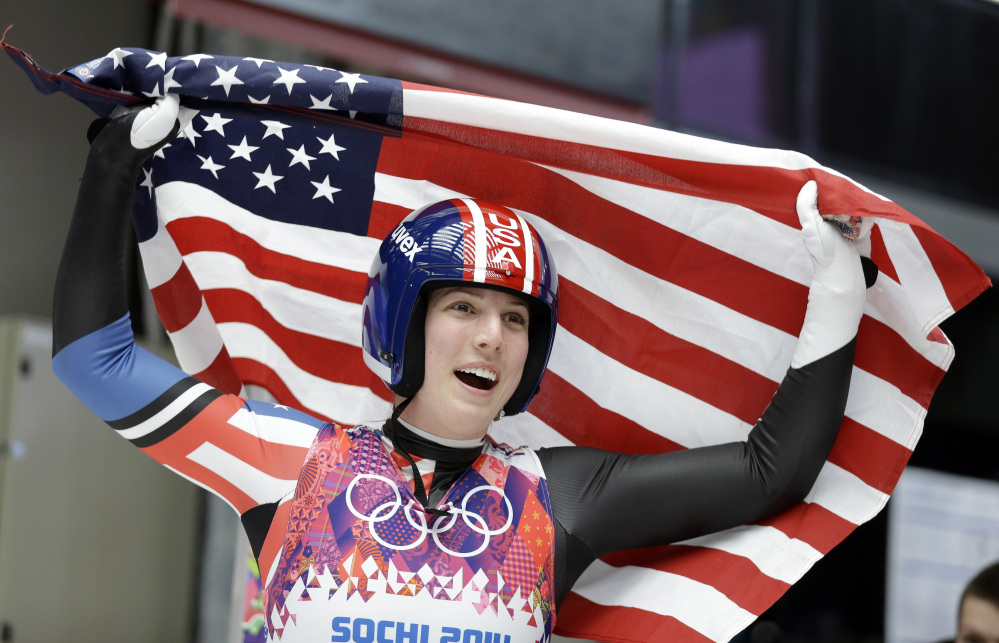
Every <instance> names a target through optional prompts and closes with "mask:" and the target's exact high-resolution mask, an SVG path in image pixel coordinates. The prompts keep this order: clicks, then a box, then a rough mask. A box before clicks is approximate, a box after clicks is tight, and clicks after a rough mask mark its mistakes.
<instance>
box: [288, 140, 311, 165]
mask: <svg viewBox="0 0 999 643" xmlns="http://www.w3.org/2000/svg"><path fill="white" fill-rule="evenodd" d="M288 151H289V152H291V163H289V164H288V167H291V166H292V165H295V164H296V163H301V164H302V165H304V166H305V169H307V170H311V169H312V168H311V167H310V166H309V161H315V160H316V157H314V156H309V155H308V154H306V153H305V146H304V145H303V146H302V147H300V148H298V149H297V150H293V149H291V148H290V147H289V148H288Z"/></svg>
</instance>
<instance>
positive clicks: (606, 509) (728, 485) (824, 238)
mask: <svg viewBox="0 0 999 643" xmlns="http://www.w3.org/2000/svg"><path fill="white" fill-rule="evenodd" d="M797 207H798V215H799V219H800V220H801V224H802V238H803V241H804V243H805V245H806V247H807V248H808V250H809V253H810V254H811V256H812V261H813V265H814V274H813V278H812V283H811V286H810V288H809V294H808V306H807V310H806V314H805V321H804V324H803V326H802V330H801V333H800V336H799V339H798V343H797V346H796V348H795V352H794V355H793V357H792V361H791V367H790V368H789V369H788V371H787V374H786V375H785V377H784V379H783V381H782V382H781V384H780V387H779V388H778V390H777V392H776V394H775V395H774V397H773V399H772V400H771V402H770V404H769V406H768V407H767V409H766V410H765V411H764V413H763V416H762V417H761V418H760V420H759V422H758V423H757V424H756V426H755V427H754V428H753V429H752V431H751V432H750V434H749V437H748V439H747V441H745V442H737V443H730V444H722V445H718V446H711V447H703V448H695V449H688V450H685V451H678V452H673V453H666V454H659V455H638V456H629V455H625V454H618V453H610V452H607V451H602V450H598V449H588V448H578V447H566V448H554V449H542V450H541V451H540V452H539V456H540V458H541V462H542V465H543V466H544V468H545V473H546V475H547V478H548V481H549V489H550V490H551V495H552V508H553V511H554V514H555V517H556V520H557V522H558V523H559V533H558V534H557V536H558V537H559V539H560V540H562V541H563V542H564V545H563V546H562V547H560V551H564V552H565V556H564V558H563V560H561V561H558V563H559V564H560V565H564V568H563V569H561V570H559V569H557V570H556V572H559V571H561V572H562V573H561V574H560V573H556V583H557V587H556V597H557V600H559V601H561V600H562V598H564V596H565V594H566V593H567V592H568V590H569V588H570V587H571V585H572V583H573V582H575V580H576V578H578V577H579V574H581V573H582V572H583V570H584V569H585V568H586V566H587V565H589V564H590V563H591V562H592V561H593V560H594V559H595V558H596V557H599V556H602V555H604V554H606V553H609V552H611V551H616V550H620V549H629V548H634V547H647V546H652V545H660V544H666V543H670V542H676V541H679V540H685V539H688V538H692V537H695V536H699V535H703V534H707V533H712V532H715V531H720V530H722V529H727V528H729V527H733V526H736V525H741V524H746V523H749V522H752V521H755V520H758V519H760V518H762V517H764V516H767V515H769V514H771V513H774V512H776V511H779V510H781V509H784V508H786V507H788V506H790V505H792V504H794V503H796V502H798V501H800V500H801V499H803V498H804V497H805V495H806V494H807V493H808V491H809V490H810V489H811V487H812V485H813V484H814V482H815V479H816V477H817V476H818V474H819V470H820V469H821V468H822V465H823V463H824V462H825V460H826V458H827V457H828V455H829V451H830V450H831V448H832V445H833V442H835V440H836V435H837V433H838V429H839V426H840V423H841V422H842V419H843V411H844V409H845V406H846V398H847V392H848V390H849V386H850V374H851V371H852V367H853V355H854V346H855V341H856V334H857V328H858V326H859V323H860V318H861V316H862V315H863V307H864V298H865V291H866V286H865V282H864V274H863V269H862V266H861V261H860V256H859V252H858V250H857V248H856V247H855V244H854V243H852V242H850V241H848V240H846V239H845V238H844V237H843V236H842V234H840V232H839V230H838V229H837V228H836V227H835V226H833V225H832V224H830V223H827V222H825V221H823V220H822V219H821V217H819V214H818V210H817V208H816V189H815V184H814V183H813V182H809V183H808V184H806V186H805V187H804V188H803V189H802V190H801V192H800V194H799V196H798V204H797Z"/></svg>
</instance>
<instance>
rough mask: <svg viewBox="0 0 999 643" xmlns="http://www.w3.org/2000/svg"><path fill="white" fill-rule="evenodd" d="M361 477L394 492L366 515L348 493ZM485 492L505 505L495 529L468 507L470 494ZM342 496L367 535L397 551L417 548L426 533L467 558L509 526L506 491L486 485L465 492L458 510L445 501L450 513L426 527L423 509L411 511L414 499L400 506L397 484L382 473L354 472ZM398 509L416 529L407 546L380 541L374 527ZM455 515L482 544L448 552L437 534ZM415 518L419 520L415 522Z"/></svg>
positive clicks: (510, 512)
mask: <svg viewBox="0 0 999 643" xmlns="http://www.w3.org/2000/svg"><path fill="white" fill-rule="evenodd" d="M365 479H368V480H377V481H379V482H383V483H385V484H387V485H388V486H389V487H391V488H392V491H393V492H394V495H395V498H394V499H391V500H388V501H386V502H384V503H382V504H380V505H378V506H377V507H375V508H374V509H372V510H371V514H370V515H365V514H363V513H361V512H360V511H358V510H357V509H356V508H355V507H354V503H353V502H352V501H351V495H352V492H353V491H354V487H355V486H357V484H358V483H359V482H360V481H361V480H365ZM488 491H495V492H496V493H498V494H500V497H502V498H503V503H504V504H505V505H506V522H505V523H504V524H503V526H502V527H500V528H499V529H489V524H488V523H487V522H486V519H485V518H484V517H482V516H480V515H479V514H477V513H475V512H472V511H469V510H468V501H469V500H470V499H471V498H472V496H474V495H475V494H477V493H479V492H488ZM346 498H347V508H348V509H350V513H352V514H354V516H356V517H357V518H358V519H360V520H363V521H365V522H367V523H368V533H370V534H371V537H372V538H374V539H375V541H377V542H378V544H380V545H382V546H384V547H388V548H390V549H395V550H397V551H407V550H410V549H414V548H416V547H419V546H420V545H421V544H422V543H423V541H425V540H426V539H427V535H428V534H429V535H432V536H433V538H434V542H435V543H437V546H438V547H440V548H441V549H442V550H443V551H445V552H447V553H448V554H450V555H452V556H458V557H459V558H469V557H471V556H477V555H479V554H481V553H482V552H484V551H485V550H486V547H488V546H489V543H490V541H491V540H492V537H493V536H498V535H499V534H502V533H503V532H505V531H506V530H507V529H509V528H510V525H511V524H512V523H513V505H512V504H511V503H510V499H509V498H507V497H506V494H505V493H503V490H502V489H500V488H499V487H493V486H490V485H482V486H479V487H476V488H474V489H472V490H471V491H469V492H468V493H467V494H466V495H465V498H464V499H463V500H462V501H461V508H460V509H459V508H458V507H455V506H454V504H453V503H450V502H449V503H448V504H447V508H448V510H449V511H450V513H449V514H448V515H446V516H438V517H437V519H436V520H435V521H434V524H433V526H429V525H428V524H427V515H426V514H425V513H424V512H422V511H413V510H412V509H413V507H415V506H416V502H415V501H414V500H412V499H410V500H409V502H407V503H405V505H404V504H403V502H402V494H401V493H400V491H399V487H397V486H396V485H395V483H394V482H392V481H391V480H389V479H388V478H385V477H383V476H379V475H375V474H372V473H361V474H358V475H357V476H355V477H354V479H353V480H351V481H350V484H349V485H348V486H347V492H346ZM400 509H402V511H403V515H405V516H406V522H408V523H409V525H410V526H411V527H412V528H413V529H415V530H417V531H418V532H420V538H419V540H417V541H416V542H414V543H411V544H409V545H394V544H392V543H388V542H386V541H385V540H383V539H382V537H381V536H379V535H378V530H377V529H376V528H375V525H376V524H377V523H380V522H385V521H386V520H389V519H391V518H392V517H393V516H395V514H396V513H397V512H398V511H399V510H400ZM413 516H416V519H414V518H413ZM458 516H461V519H462V520H463V521H464V522H465V524H466V525H468V528H469V529H471V530H472V531H474V532H475V533H477V534H480V535H481V536H484V538H483V539H482V544H481V545H479V548H478V549H476V550H475V551H473V552H469V553H462V552H459V551H452V550H451V549H449V548H448V547H446V546H445V545H444V543H442V542H441V540H440V534H442V533H444V532H446V531H449V530H450V529H451V528H452V527H454V525H455V523H456V522H457V521H458ZM417 520H418V521H419V522H417ZM441 523H445V524H441Z"/></svg>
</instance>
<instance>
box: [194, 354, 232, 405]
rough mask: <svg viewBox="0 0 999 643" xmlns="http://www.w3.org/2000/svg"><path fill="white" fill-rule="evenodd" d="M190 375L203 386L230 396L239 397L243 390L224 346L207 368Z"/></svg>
mask: <svg viewBox="0 0 999 643" xmlns="http://www.w3.org/2000/svg"><path fill="white" fill-rule="evenodd" d="M192 375H193V376H194V377H196V378H198V379H199V380H201V381H202V382H204V383H205V384H207V385H209V386H211V387H213V388H217V389H218V390H220V391H222V392H223V393H229V394H230V395H239V394H240V392H241V391H242V389H243V384H242V382H240V380H239V374H237V373H236V369H235V368H234V367H233V365H232V360H231V359H230V358H229V349H227V348H226V347H225V346H223V347H222V350H220V351H219V354H218V355H216V356H215V359H214V360H212V363H211V364H210V365H209V366H208V368H206V369H205V370H203V371H201V372H200V373H192Z"/></svg>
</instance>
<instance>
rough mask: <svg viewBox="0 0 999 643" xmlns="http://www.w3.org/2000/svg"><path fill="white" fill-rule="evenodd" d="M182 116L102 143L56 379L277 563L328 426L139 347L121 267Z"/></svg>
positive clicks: (62, 282) (122, 125)
mask: <svg viewBox="0 0 999 643" xmlns="http://www.w3.org/2000/svg"><path fill="white" fill-rule="evenodd" d="M177 113H178V103H177V101H176V99H175V98H170V97H168V98H166V99H163V100H161V101H160V102H158V103H157V104H156V105H154V106H152V107H148V108H146V109H144V110H141V111H139V112H138V113H134V114H129V115H126V116H122V117H118V118H115V119H112V120H110V121H109V122H107V123H106V124H105V126H104V128H103V129H102V130H100V131H99V133H97V134H96V137H95V138H93V142H92V144H91V150H90V153H89V156H88V158H87V165H86V169H85V171H84V174H83V179H82V181H81V183H80V190H79V197H78V199H77V203H76V208H75V210H74V213H73V220H72V223H71V224H70V230H69V235H68V237H67V239H66V245H65V249H64V251H63V256H62V261H61V263H60V266H59V272H58V276H57V279H56V288H55V307H54V335H53V353H54V356H53V359H52V364H53V369H54V370H55V373H56V375H57V376H58V377H59V378H60V379H61V380H62V382H63V383H64V384H65V385H66V386H67V387H68V388H69V389H70V390H71V391H72V392H73V393H74V394H75V395H76V396H77V397H78V398H80V400H81V401H83V403H84V404H86V405H87V406H88V407H89V408H90V410H92V411H93V412H94V413H95V414H97V415H98V416H99V417H100V418H101V419H102V420H104V421H105V422H107V423H108V424H109V425H110V426H111V428H113V429H115V430H116V431H117V432H118V434H119V435H121V436H122V437H124V438H125V439H127V440H129V441H130V442H132V444H134V445H135V446H137V447H139V448H140V449H142V450H143V451H144V452H145V453H146V454H147V455H149V456H151V457H153V458H155V459H156V460H158V461H160V462H161V463H163V464H165V465H167V466H169V467H170V468H171V469H173V470H175V471H177V472H179V473H180V474H181V475H183V476H185V477H186V478H188V479H190V480H192V481H194V482H196V483H197V484H199V485H201V486H203V487H205V488H207V489H209V490H210V491H213V492H214V493H216V494H217V495H219V496H221V497H222V498H224V499H225V500H226V501H227V502H228V503H229V504H230V505H232V506H233V507H234V508H235V509H236V510H237V511H238V512H239V513H240V515H241V516H242V520H243V524H244V527H245V528H246V531H247V534H248V535H249V537H250V541H251V544H252V545H253V548H254V551H255V552H257V553H258V554H259V553H260V552H261V551H265V552H267V551H269V552H270V554H271V555H273V554H275V553H276V550H277V549H276V548H277V547H278V544H277V543H272V544H271V545H270V548H269V549H268V547H267V546H266V544H265V538H266V536H267V534H268V529H269V527H270V524H271V520H272V519H273V517H274V515H275V512H276V511H277V510H278V506H279V503H280V501H281V499H282V498H284V497H285V496H287V495H288V494H290V493H291V491H293V490H294V485H295V481H296V480H297V478H298V474H299V470H300V468H301V464H302V462H303V461H304V459H305V456H306V454H307V451H308V448H309V447H310V445H311V444H312V441H313V439H314V438H315V435H316V432H317V431H318V430H319V428H320V426H322V424H323V423H322V422H321V421H319V420H316V419H314V418H311V417H309V416H307V415H306V414H304V413H301V412H298V411H295V410H292V409H288V408H287V407H277V406H274V405H271V404H266V403H260V402H252V401H246V400H243V399H242V398H240V397H238V396H236V395H224V394H223V393H222V392H220V391H218V390H216V389H214V388H212V387H210V386H208V385H207V384H205V383H204V382H201V381H199V380H197V379H196V378H194V377H191V376H189V375H187V374H186V373H184V372H183V371H182V370H180V369H178V368H176V367H175V366H173V365H172V364H170V363H168V362H166V361H164V360H161V359H159V358H158V357H156V356H154V355H153V354H151V353H149V352H148V351H146V350H144V349H142V348H139V347H137V346H136V345H135V342H134V340H133V337H132V328H131V323H130V320H129V315H128V308H127V302H126V297H125V278H124V274H123V272H124V271H123V268H124V267H123V259H124V251H125V243H126V240H127V238H128V235H127V229H128V226H129V225H131V224H130V222H129V217H130V213H131V206H132V199H133V195H134V191H135V184H136V181H137V179H138V175H139V168H140V166H141V164H142V163H143V161H144V160H145V159H147V158H149V157H150V156H151V155H152V154H153V152H154V151H155V150H156V149H157V147H158V146H160V145H162V144H163V142H165V141H166V140H167V139H169V138H170V137H171V136H172V135H173V134H175V133H176V131H177V127H178V126H177V124H176V122H177ZM234 463H235V464H234ZM261 472H262V473H263V474H266V475H261Z"/></svg>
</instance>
